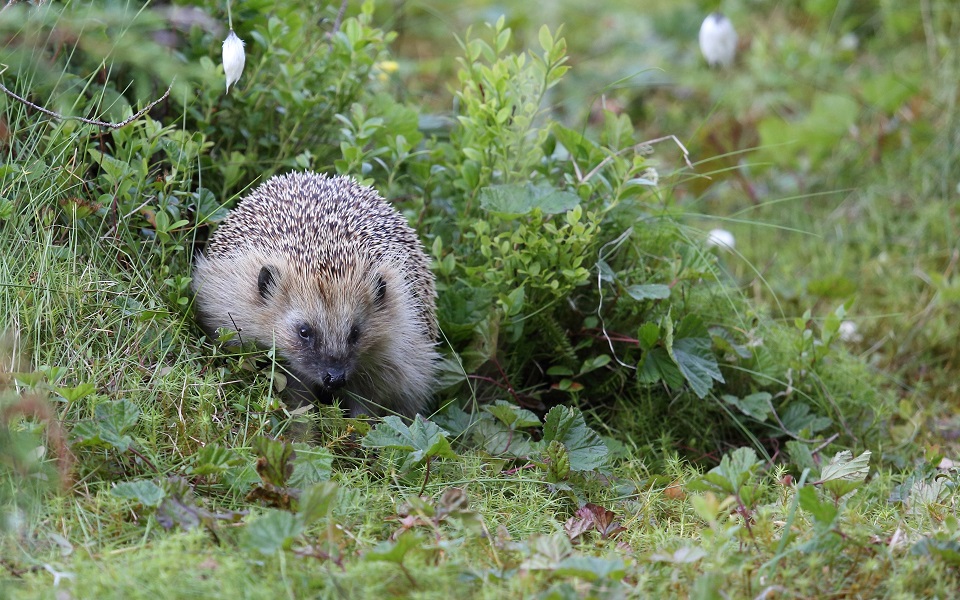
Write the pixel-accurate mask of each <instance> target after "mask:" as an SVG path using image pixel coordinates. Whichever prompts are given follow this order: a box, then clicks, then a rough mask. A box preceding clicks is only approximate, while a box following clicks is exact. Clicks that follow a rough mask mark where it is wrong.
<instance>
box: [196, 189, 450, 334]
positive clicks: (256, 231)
mask: <svg viewBox="0 0 960 600" xmlns="http://www.w3.org/2000/svg"><path fill="white" fill-rule="evenodd" d="M251 250H256V251H260V252H265V253H270V254H278V255H280V256H283V257H285V258H286V259H287V260H289V261H290V265H291V266H293V267H294V268H295V269H296V270H298V271H300V272H302V273H313V274H316V275H318V276H320V277H322V278H331V279H340V278H342V277H343V276H344V274H345V273H347V272H348V271H350V270H353V269H357V268H364V267H365V265H362V264H359V262H360V261H362V262H365V263H367V264H372V265H376V264H381V263H384V262H390V263H392V264H396V262H397V261H398V260H400V261H402V267H403V270H404V273H405V276H406V278H407V280H408V282H409V284H410V289H411V291H412V292H413V293H414V294H415V295H416V296H417V303H416V304H417V306H418V308H419V311H420V314H421V317H422V319H423V322H424V324H425V325H426V326H427V327H428V332H429V334H430V335H431V338H432V339H436V335H437V325H436V319H435V316H434V298H435V296H436V292H435V290H434V284H433V274H432V273H431V272H430V269H429V266H428V262H427V257H426V255H425V254H424V252H423V247H422V245H421V243H420V240H419V238H418V237H417V234H416V232H415V231H414V230H413V229H412V228H411V227H410V226H409V225H408V224H407V221H406V219H405V218H404V217H403V216H402V215H401V214H400V213H399V212H397V211H396V210H395V209H394V208H393V207H392V206H390V205H389V204H387V202H386V201H385V200H384V199H383V198H381V197H380V195H379V194H378V193H377V192H376V190H374V189H373V188H370V187H367V186H363V185H360V184H359V183H357V182H356V181H354V180H353V179H351V178H349V177H343V176H335V177H328V176H327V175H325V174H317V173H311V172H297V173H289V174H287V175H279V176H275V177H272V178H270V179H268V180H267V181H266V182H264V183H263V184H261V185H260V186H259V187H257V188H256V189H255V190H254V191H253V192H251V193H250V194H249V195H247V196H246V197H245V198H243V199H242V200H241V201H240V203H239V204H238V205H237V207H236V208H234V209H233V210H232V211H231V212H230V214H229V215H228V216H227V218H226V220H225V221H224V222H223V223H222V224H221V225H220V227H219V228H217V230H216V231H215V232H214V234H213V236H212V237H211V238H210V241H209V242H208V243H207V249H206V254H207V257H208V258H210V259H213V260H216V259H217V258H235V257H241V256H244V255H245V254H246V253H248V252H249V251H251Z"/></svg>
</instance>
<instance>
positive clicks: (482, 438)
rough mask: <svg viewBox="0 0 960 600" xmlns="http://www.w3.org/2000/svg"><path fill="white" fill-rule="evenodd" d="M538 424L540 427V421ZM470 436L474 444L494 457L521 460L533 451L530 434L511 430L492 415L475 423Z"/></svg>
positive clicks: (484, 416) (485, 416)
mask: <svg viewBox="0 0 960 600" xmlns="http://www.w3.org/2000/svg"><path fill="white" fill-rule="evenodd" d="M537 424H538V425H539V421H538V422H537ZM470 435H471V438H472V439H473V441H474V443H476V444H477V445H478V446H480V448H482V449H483V451H484V452H487V453H489V454H491V455H492V456H507V457H512V458H521V457H524V456H529V455H530V454H531V452H532V451H533V446H532V444H531V437H530V435H529V434H528V433H526V432H525V431H519V430H516V429H510V428H509V427H507V426H506V425H504V424H503V423H502V422H500V421H498V420H496V419H494V418H493V417H491V416H490V415H483V417H482V418H481V419H479V420H477V421H475V423H474V427H473V429H471V430H470Z"/></svg>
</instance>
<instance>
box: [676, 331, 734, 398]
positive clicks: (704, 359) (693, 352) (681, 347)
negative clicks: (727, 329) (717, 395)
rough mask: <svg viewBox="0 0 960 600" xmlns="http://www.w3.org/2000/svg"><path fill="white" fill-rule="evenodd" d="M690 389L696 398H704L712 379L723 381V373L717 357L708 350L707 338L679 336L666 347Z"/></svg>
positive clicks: (710, 386) (711, 384)
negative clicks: (671, 345)
mask: <svg viewBox="0 0 960 600" xmlns="http://www.w3.org/2000/svg"><path fill="white" fill-rule="evenodd" d="M667 352H668V353H669V354H670V357H671V358H672V359H673V361H674V363H676V365H677V367H678V368H679V369H680V372H681V373H682V374H683V377H684V379H686V380H687V383H689V384H690V389H692V390H693V393H694V394H696V395H697V397H698V398H705V397H706V395H707V394H708V393H709V392H710V388H712V387H713V381H718V382H720V383H723V374H721V373H720V367H719V366H718V365H717V357H716V356H714V355H713V352H712V351H711V350H710V339H709V338H681V339H678V340H675V341H674V342H673V348H672V350H671V349H669V348H668V349H667Z"/></svg>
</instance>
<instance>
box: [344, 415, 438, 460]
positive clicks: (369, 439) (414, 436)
mask: <svg viewBox="0 0 960 600" xmlns="http://www.w3.org/2000/svg"><path fill="white" fill-rule="evenodd" d="M361 445H362V446H363V447H365V448H391V449H394V450H400V451H404V452H408V453H409V454H408V456H407V458H406V460H405V461H404V464H403V468H404V469H405V470H406V469H409V468H411V467H413V466H414V465H416V464H418V463H420V462H422V461H423V460H426V459H427V458H431V457H443V458H456V456H457V455H456V454H455V453H454V451H453V450H452V449H451V448H450V443H449V442H448V441H447V433H446V432H445V431H444V430H443V429H440V427H439V426H438V425H437V424H436V423H433V422H432V421H428V420H426V419H424V418H423V417H422V416H420V415H417V417H416V419H414V421H413V425H411V426H410V427H407V425H406V424H405V423H404V422H403V421H402V420H401V419H400V417H397V416H393V415H391V416H388V417H384V418H383V421H382V422H381V423H380V424H379V425H377V426H376V427H375V428H374V429H373V430H371V431H370V433H368V434H367V435H365V436H364V438H363V441H362V442H361Z"/></svg>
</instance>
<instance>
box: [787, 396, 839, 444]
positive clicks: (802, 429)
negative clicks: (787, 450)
mask: <svg viewBox="0 0 960 600" xmlns="http://www.w3.org/2000/svg"><path fill="white" fill-rule="evenodd" d="M780 422H781V423H783V426H784V428H786V430H787V431H788V432H790V433H792V434H793V435H795V436H799V437H809V436H801V435H800V434H802V433H807V434H813V433H817V432H818V431H822V430H824V429H826V428H827V427H829V426H830V425H832V424H833V421H831V420H830V419H829V418H828V417H821V416H818V415H816V414H813V413H812V412H811V411H810V407H809V406H808V405H806V404H804V403H803V402H797V401H794V402H793V403H791V404H790V406H788V407H787V408H786V409H785V410H784V411H783V412H781V413H780Z"/></svg>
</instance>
